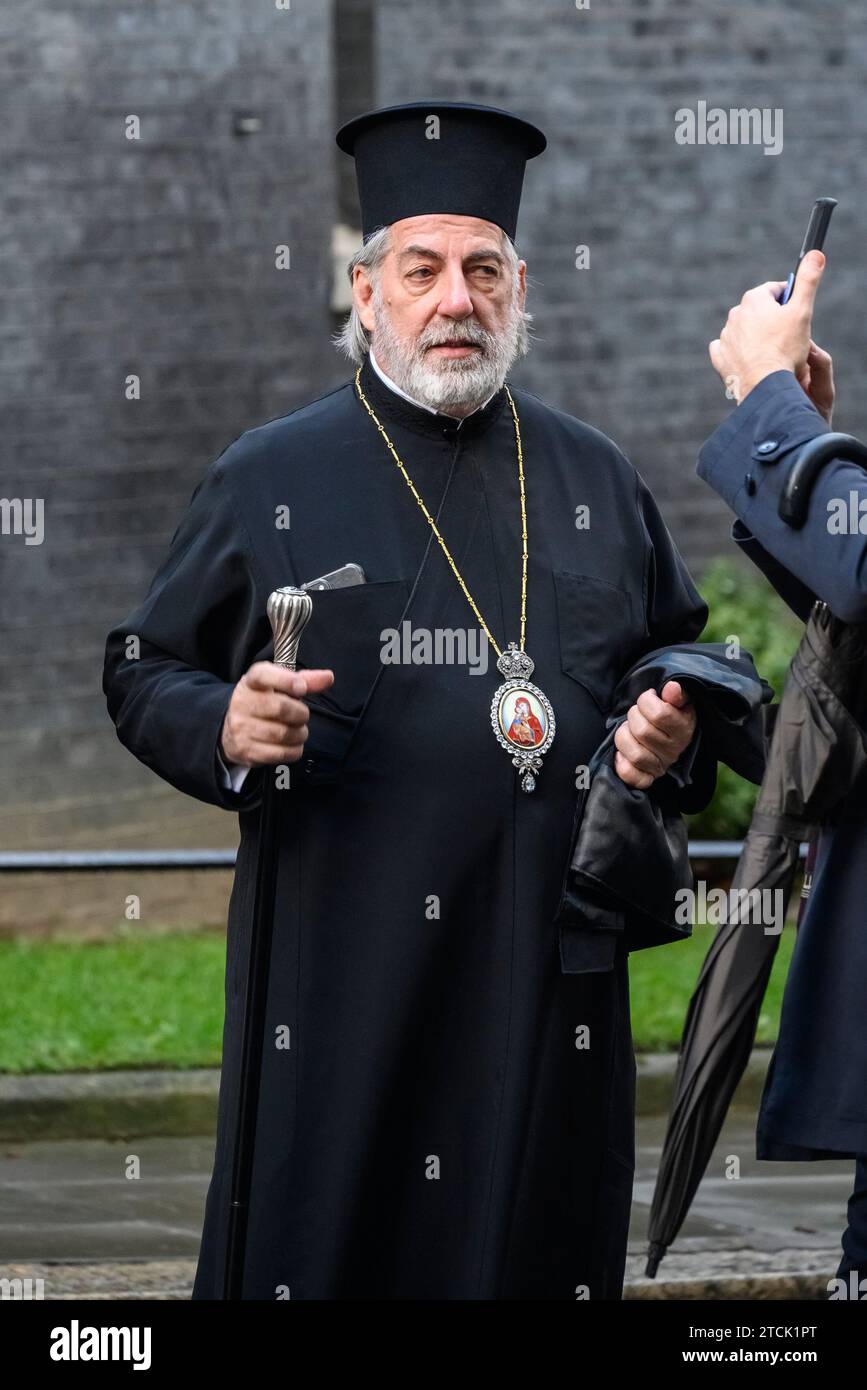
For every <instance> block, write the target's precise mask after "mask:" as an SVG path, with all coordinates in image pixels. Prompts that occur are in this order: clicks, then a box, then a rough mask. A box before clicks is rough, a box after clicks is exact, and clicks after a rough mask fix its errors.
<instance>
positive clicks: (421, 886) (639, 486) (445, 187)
mask: <svg viewBox="0 0 867 1390" xmlns="http://www.w3.org/2000/svg"><path fill="white" fill-rule="evenodd" d="M338 143H339V145H340V146H341V148H342V149H343V150H344V151H347V152H349V153H350V154H352V155H353V156H354V158H355V161H356V168H357V173H358V179H359V192H360V201H361V209H362V222H363V233H364V244H363V246H362V249H361V250H360V251H359V253H358V254H357V255H356V256H355V258H354V260H353V262H352V265H351V267H350V275H351V279H352V291H353V310H352V314H351V316H350V319H349V321H348V323H347V325H346V327H345V329H344V331H343V333H342V334H341V335H340V343H341V345H342V347H343V348H344V349H345V350H346V351H347V352H348V353H349V355H350V356H351V357H352V358H353V359H354V362H355V363H356V365H357V371H356V372H355V374H354V377H353V379H351V380H349V381H347V382H346V384H344V385H342V386H340V387H338V388H337V389H336V390H335V391H332V392H331V393H330V394H328V395H326V396H323V397H322V398H321V399H319V400H317V401H315V402H314V403H313V404H312V405H307V406H304V407H303V408H301V409H298V410H295V411H293V412H291V413H290V414H288V415H284V416H282V417H281V418H279V419H276V420H272V421H271V422H270V423H268V424H265V425H263V426H261V427H260V428H258V429H252V430H248V431H247V432H246V433H245V434H243V435H242V436H241V437H240V438H239V439H238V440H236V441H235V442H234V443H233V444H232V445H230V446H229V447H228V448H227V449H226V450H225V451H224V453H223V454H222V455H221V456H220V458H219V459H218V460H217V462H216V463H215V464H214V465H213V466H212V467H211V469H210V470H209V472H208V473H207V474H206V476H205V478H204V479H203V481H202V482H201V484H200V485H199V487H198V488H197V490H196V492H195V494H194V496H193V499H192V502H191V504H190V508H189V510H188V512H187V514H186V516H185V517H184V518H183V519H182V521H181V524H180V526H179V528H178V530H177V532H176V534H175V536H174V538H173V540H172V543H171V547H170V550H169V554H168V557H167V559H166V561H165V563H164V564H163V566H162V567H161V569H160V570H159V572H158V573H157V575H156V577H155V579H154V581H153V583H152V586H151V589H150V592H149V594H148V596H147V597H146V599H145V600H144V602H143V603H142V605H141V606H140V607H139V608H138V609H137V610H136V611H135V612H134V613H133V614H131V615H130V617H129V618H127V619H126V620H125V622H123V623H121V624H119V625H118V626H117V627H116V628H115V629H114V631H113V632H112V633H111V634H110V636H109V639H108V646H107V655H106V669H105V689H106V693H107V696H108V704H109V709H110V712H111V715H112V717H113V719H114V721H115V723H116V726H117V732H118V735H119V737H120V738H121V740H122V741H123V742H124V744H125V745H126V746H127V747H129V748H130V749H131V750H132V751H133V752H134V753H135V754H136V756H137V757H139V758H140V759H142V760H143V761H144V762H145V763H146V764H148V766H150V767H151V768H153V769H154V770H155V771H156V772H157V773H159V774H160V775H161V776H162V777H164V778H166V779H167V780H168V781H169V782H171V783H172V784H173V785H174V786H176V787H179V788H180V789H181V790H183V791H185V792H188V793H190V794H191V795H193V796H196V797H199V798H201V799H202V800H204V801H209V802H213V803H215V804H216V805H218V806H222V807H224V808H226V809H227V810H231V811H236V812H238V814H239V819H240V830H241V843H240V850H239V855H238V864H237V870H236V877H235V884H234V889H233V893H232V899H231V905H230V912H229V933H228V953H227V973H226V1022H225V1031H224V1040H223V1071H222V1082H221V1091H220V1104H219V1122H218V1134H217V1145H216V1154H215V1162H214V1172H213V1178H212V1181H211V1185H210V1189H209V1193H208V1199H207V1207H206V1213H205V1228H204V1236H203V1242H202V1249H201V1254H200V1258H199V1265H198V1271H197V1276H196V1284H195V1289H194V1297H196V1298H219V1297H220V1296H221V1289H222V1287H223V1285H222V1280H223V1263H224V1250H225V1239H226V1226H227V1209H228V1203H229V1180H230V1173H231V1161H232V1140H233V1136H234V1133H235V1128H236V1124H237V1088H238V1075H239V1055H240V1047H241V1034H242V1024H243V1017H242V1015H243V1000H244V981H245V975H246V970H247V953H248V948H249V938H250V919H251V906H252V901H253V891H254V880H255V866H256V853H257V835H258V828H259V811H258V808H259V805H260V801H261V789H262V785H263V781H262V779H263V778H264V777H265V776H268V777H271V776H273V775H274V772H273V769H274V767H275V765H276V766H277V767H278V770H279V769H280V768H282V770H283V772H284V774H285V771H286V767H287V765H291V767H290V768H289V771H290V774H291V775H290V777H289V783H290V785H289V787H288V789H287V788H286V787H285V780H286V779H285V776H284V777H282V779H281V781H280V783H279V785H280V787H281V790H280V794H279V796H278V798H277V800H278V802H279V803H280V818H281V819H280V834H279V867H278V878H277V905H276V911H275V916H274V936H273V947H272V960H271V976H270V990H269V998H268V1010H267V1022H266V1043H268V1040H270V1042H269V1043H268V1045H267V1046H266V1056H265V1060H264V1064H263V1070H262V1077H261V1096H260V1108H259V1119H258V1129H257V1135H256V1155H255V1163H254V1171H253V1183H252V1194H251V1204H250V1216H249V1228H248V1235H247V1259H246V1265H245V1281H244V1290H243V1296H244V1297H245V1298H251V1299H273V1298H285V1297H291V1298H296V1299H297V1298H301V1299H310V1298H325V1299H336V1298H382V1299H440V1298H447V1299H499V1298H555V1299H570V1300H574V1299H575V1298H576V1297H577V1298H590V1299H606V1298H607V1299H611V1298H619V1297H620V1296H621V1291H622V1283H623V1273H624V1263H625V1251H626V1235H627V1228H628V1222H629V1210H630V1200H631V1191H632V1178H633V1168H634V1111H633V1103H634V1082H635V1058H634V1052H633V1047H632V1039H631V1032H630V1021H629V997H628V975H627V958H626V953H625V951H624V950H622V949H620V948H619V947H618V951H617V954H616V957H615V959H614V962H613V965H612V967H611V968H610V969H605V968H602V969H593V970H590V971H584V972H582V973H571V974H570V973H566V972H565V969H564V966H563V964H562V963H561V961H560V958H559V955H558V947H557V929H556V927H555V925H554V917H555V913H556V911H557V909H558V905H559V903H560V900H561V894H562V890H563V881H564V875H565V872H566V868H567V857H568V850H569V844H570V832H571V828H572V821H573V814H574V809H575V801H576V770H578V772H579V774H580V770H581V769H582V768H583V767H584V766H585V765H586V764H587V763H588V761H589V759H590V757H591V755H592V753H593V751H594V749H595V748H596V747H597V745H598V744H599V743H600V741H601V739H602V738H603V736H604V734H605V716H606V711H607V708H608V704H609V700H610V697H611V694H612V692H613V689H614V686H615V684H616V682H617V680H618V677H619V676H620V675H621V674H622V673H623V672H624V670H625V669H626V668H627V667H628V666H629V665H630V664H631V663H632V662H633V661H634V660H635V659H636V658H637V657H638V656H640V655H641V654H642V653H643V652H645V651H647V650H650V649H652V648H655V647H658V646H660V645H662V644H665V643H671V642H679V641H691V640H694V639H695V638H696V636H697V635H698V634H699V632H700V631H701V629H702V627H703V626H704V622H705V619H706V608H705V605H704V603H703V602H702V601H701V599H700V597H699V595H698V594H697V592H696V590H695V588H694V586H693V584H692V582H691V580H690V578H689V575H688V573H687V571H686V569H685V567H684V564H683V562H682V561H681V559H680V557H679V555H678V553H677V551H676V549H675V547H674V545H673V543H672V540H671V538H670V536H669V534H668V532H667V530H666V528H665V526H664V524H663V522H662V520H661V518H660V515H659V512H658V510H657V508H656V506H655V504H654V502H653V499H652V497H651V495H650V493H649V491H648V489H647V487H646V486H645V484H644V482H643V481H642V479H641V478H640V477H639V476H638V474H637V473H636V472H635V470H634V469H633V468H632V466H631V465H630V463H629V462H628V461H627V460H626V458H624V456H623V454H622V453H621V452H620V451H619V449H618V448H617V447H616V446H615V445H614V444H613V443H612V442H611V441H610V440H609V439H607V438H606V437H605V436H604V435H602V434H600V433H599V432H598V431H597V430H595V429H593V428H591V427H590V426H588V425H585V424H582V423H581V422H580V421H579V420H576V419H573V418H572V417H571V416H569V415H566V414H564V413H563V412H562V411H559V410H555V409H552V408H551V407H549V406H546V405H544V404H543V403H542V401H540V400H539V399H538V397H536V396H534V395H531V394H530V393H529V392H527V391H522V390H518V389H514V388H512V387H511V386H510V385H509V384H508V382H507V376H508V373H509V371H510V369H511V368H512V366H513V364H514V362H515V361H516V359H517V358H519V357H520V356H521V354H522V353H524V352H525V351H526V349H527V346H528V316H527V315H526V312H525V307H524V306H525V297H526V278H525V276H526V266H525V263H524V262H523V261H522V260H520V259H519V258H518V255H517V252H516V250H515V245H514V236H515V229H516V222H517V213H518V203H519V200H520V194H521V187H522V182H523V177H524V169H525V164H526V161H527V160H528V159H530V158H532V157H533V156H535V155H537V154H539V153H541V151H542V150H543V149H544V148H545V138H544V136H543V135H542V134H541V132H540V131H538V130H537V129H536V128H535V127H534V126H532V125H530V124H529V123H528V122H526V121H524V120H522V119H520V118H518V117H516V116H513V115H511V114H510V113H508V112H503V111H497V110H492V109H490V108H486V107H478V106H472V105H465V104H450V103H428V104H423V103H413V104H411V105H407V106H401V107H393V108H389V109H386V110H383V111H378V112H373V113H370V114H368V115H366V116H363V117H359V118H358V119H357V120H355V121H353V122H351V123H350V124H349V125H348V126H345V127H344V128H343V130H341V132H340V133H339V136H338ZM286 507H288V508H289V509H290V515H291V529H289V530H287V529H284V528H282V527H278V526H277V525H276V524H275V517H277V516H278V515H280V514H282V513H283V512H284V510H285V508H286ZM579 517H580V519H581V520H580V525H579V524H577V519H578V518H579ZM588 521H589V524H588ZM346 565H350V566H360V568H361V570H362V571H363V573H364V577H365V579H366V582H363V583H356V584H352V585H348V586H345V587H337V588H325V589H322V590H320V589H319V588H318V587H317V586H316V585H315V584H314V585H312V592H313V613H312V617H311V619H310V621H309V623H308V626H307V627H306V628H305V630H304V633H303V636H302V640H301V649H300V661H301V663H302V664H303V668H304V669H299V671H298V672H297V673H294V674H293V673H291V672H289V671H287V670H285V669H282V668H281V667H279V666H277V665H274V664H273V663H272V662H271V661H270V660H269V659H268V658H269V656H270V655H271V652H272V648H271V636H270V629H269V626H268V620H267V618H266V603H267V599H268V596H269V594H270V592H271V591H272V590H273V589H275V588H277V587H279V586H281V585H286V584H292V585H296V586H300V585H303V584H304V583H308V582H311V581H313V580H315V579H317V578H318V577H319V576H322V575H323V574H326V573H328V572H331V571H334V570H336V569H340V568H342V567H344V566H346ZM355 573H356V576H357V571H355ZM405 621H411V622H412V625H413V630H414V631H415V632H416V633H422V634H423V635H424V634H426V635H427V636H430V634H436V633H438V632H442V631H443V630H448V631H452V632H453V631H455V630H460V629H466V628H467V627H469V628H470V629H472V628H473V627H477V628H481V630H482V631H483V632H484V634H485V640H486V641H488V642H490V644H491V648H492V650H493V651H494V652H495V653H496V655H497V658H498V669H497V671H496V672H494V671H493V670H491V671H487V672H485V673H479V671H478V669H477V667H475V666H474V667H472V668H471V667H468V666H461V665H456V664H454V663H448V664H446V663H440V664H423V663H419V662H414V661H407V662H405V663H403V664H399V663H398V664H395V663H394V662H389V663H383V661H382V659H381V656H382V650H381V649H382V643H383V639H384V638H385V636H386V633H387V632H388V631H392V632H393V631H395V630H397V629H399V628H400V625H401V624H402V623H403V622H405ZM133 634H134V635H135V636H136V637H137V638H138V642H137V643H136V644H130V643H129V641H128V639H129V638H130V636H131V635H133ZM468 645H469V646H471V645H472V644H468ZM440 649H441V648H440ZM131 652H133V653H134V655H132V656H131V655H130V653H131ZM332 676H333V682H332ZM537 682H538V684H537ZM516 690H518V691H523V692H525V693H529V694H530V695H532V697H533V698H532V700H528V705H529V707H531V708H532V709H533V710H534V711H535V710H539V711H541V712H542V713H544V723H543V722H542V720H541V718H540V719H539V726H540V729H541V730H542V732H543V735H544V737H543V738H542V740H541V742H537V743H536V744H535V745H534V746H533V747H532V748H526V747H522V746H518V745H516V744H515V743H511V742H510V740H509V738H508V729H509V718H508V714H507V713H506V710H507V708H511V707H512V706H513V694H514V692H515V691H516ZM444 710H447V711H448V718H447V719H444V718H443V711H444ZM617 743H618V749H619V752H618V755H617V771H618V773H619V774H620V776H621V777H622V778H623V779H624V781H627V782H629V783H630V785H631V786H633V787H635V788H638V789H641V788H647V787H649V786H650V785H651V783H652V782H653V781H654V779H655V778H657V777H665V778H667V779H669V783H670V787H671V795H672V796H673V797H675V798H676V799H677V804H678V805H680V806H681V807H682V809H683V810H695V809H698V808H699V807H700V806H702V805H704V804H705V803H706V802H707V801H708V799H709V797H710V795H711V792H712V789H713V781H714V774H715V763H714V760H713V758H712V757H711V755H710V750H709V749H708V748H707V747H706V746H705V744H704V743H702V742H701V737H700V732H699V731H697V729H696V718H695V712H694V710H693V708H692V707H691V706H690V705H689V703H688V701H687V699H686V696H685V694H684V692H683V691H682V690H681V689H680V687H679V686H677V685H676V684H675V683H673V682H670V683H669V684H668V685H667V686H666V687H665V688H664V690H663V691H661V692H659V693H657V692H654V691H647V692H646V693H645V694H643V695H642V696H641V697H640V698H639V700H638V701H637V703H636V705H635V706H633V708H632V709H631V710H630V713H629V717H628V719H627V721H626V722H625V723H624V724H623V725H621V727H620V729H619V730H618V736H617Z"/></svg>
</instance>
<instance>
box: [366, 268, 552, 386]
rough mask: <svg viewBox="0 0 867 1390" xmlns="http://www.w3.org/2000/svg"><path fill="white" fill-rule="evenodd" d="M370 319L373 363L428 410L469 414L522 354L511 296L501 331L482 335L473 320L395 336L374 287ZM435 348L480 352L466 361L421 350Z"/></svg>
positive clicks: (523, 344)
mask: <svg viewBox="0 0 867 1390" xmlns="http://www.w3.org/2000/svg"><path fill="white" fill-rule="evenodd" d="M373 310H374V314H375V316H376V318H375V327H374V330H373V350H374V352H375V353H376V358H377V361H378V362H380V363H381V364H382V366H383V369H384V371H386V372H387V373H388V375H389V376H390V377H391V379H392V380H393V381H394V382H395V384H396V385H398V386H399V387H400V388H401V390H403V391H405V392H406V393H407V395H408V396H412V397H413V399H414V400H417V401H421V402H422V403H423V404H424V405H427V406H430V407H432V409H434V410H443V411H448V410H449V408H450V407H453V406H460V407H461V408H462V409H463V410H465V411H467V412H470V411H473V410H476V409H478V407H479V406H481V405H484V403H485V401H486V400H488V398H489V397H490V396H493V395H494V394H495V392H497V391H499V389H500V387H501V386H502V385H503V382H504V381H505V379H506V377H507V376H508V374H509V371H510V369H511V367H512V364H513V362H514V361H515V359H516V358H517V357H518V356H520V355H521V353H523V352H525V351H526V333H525V331H524V320H523V315H522V312H521V309H520V307H519V305H518V301H517V293H516V294H515V295H513V298H512V304H511V306H510V310H509V317H508V319H507V322H506V326H505V328H504V329H503V331H502V332H501V333H488V332H487V330H486V329H484V328H482V325H481V324H480V323H479V321H478V319H476V318H475V317H473V318H470V319H464V320H462V321H461V322H458V321H454V322H450V323H443V324H429V325H428V326H427V328H425V329H424V330H423V331H422V333H420V334H419V336H418V338H416V339H414V340H413V341H412V342H409V343H408V342H406V341H405V340H404V339H403V338H400V337H398V335H397V333H396V332H395V330H394V327H393V325H392V322H391V317H390V315H389V312H388V308H387V306H386V304H385V303H384V301H383V298H382V294H381V291H380V287H379V285H375V286H374V290H373ZM435 343H454V344H459V343H473V344H477V345H478V346H479V348H480V349H481V350H480V351H478V352H474V353H472V354H471V355H470V356H469V357H442V358H441V357H437V356H435V355H433V356H432V355H431V354H430V353H429V352H427V351H426V350H425V349H426V348H429V347H431V346H432V345H433V344H435Z"/></svg>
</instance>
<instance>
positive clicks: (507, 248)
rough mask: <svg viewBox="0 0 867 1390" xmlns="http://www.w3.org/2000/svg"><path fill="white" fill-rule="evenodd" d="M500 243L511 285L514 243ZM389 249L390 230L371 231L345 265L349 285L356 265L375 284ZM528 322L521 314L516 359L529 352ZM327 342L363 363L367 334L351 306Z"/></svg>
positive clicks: (515, 271)
mask: <svg viewBox="0 0 867 1390" xmlns="http://www.w3.org/2000/svg"><path fill="white" fill-rule="evenodd" d="M501 242H502V250H503V254H504V256H505V257H506V260H507V262H508V263H509V267H510V269H511V271H512V275H513V277H514V282H515V284H517V277H518V264H519V261H520V257H519V256H518V252H517V250H516V248H515V244H514V242H513V241H512V240H511V238H510V237H508V236H506V234H505V232H503V234H502V237H501ZM390 250H391V227H377V229H376V231H374V232H371V233H370V236H369V237H368V238H367V240H366V241H365V242H364V244H363V245H362V246H360V247H359V248H358V250H357V251H356V253H355V255H354V256H353V257H352V260H351V261H350V262H349V265H348V266H347V274H348V275H349V283H350V285H352V284H353V283H354V281H355V268H356V266H360V267H361V268H362V270H364V271H366V273H367V276H368V278H369V279H370V281H371V282H372V283H373V284H376V281H377V278H378V275H379V271H380V268H381V266H382V263H383V261H384V260H385V258H386V256H387V255H388V252H389V251H390ZM532 322H533V315H532V314H528V313H527V312H526V310H524V311H523V313H522V314H521V323H520V326H519V331H518V355H519V356H520V357H523V356H524V355H525V354H526V353H527V352H529V350H530V336H531V329H530V325H531V324H532ZM331 341H332V342H333V344H334V346H335V347H336V348H337V350H338V352H342V353H343V355H344V356H345V357H348V358H349V360H350V362H354V363H356V365H358V366H360V364H361V363H362V362H363V361H364V359H365V357H366V356H367V354H368V352H369V351H370V334H369V333H368V331H367V329H366V328H365V326H364V324H363V323H362V322H361V319H360V318H359V316H358V310H357V309H356V307H355V305H354V304H353V306H352V308H351V310H350V311H349V317H348V318H347V320H346V322H345V323H344V324H343V327H342V328H340V329H339V330H338V331H337V332H336V333H335V334H334V336H333V337H332V340H331Z"/></svg>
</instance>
